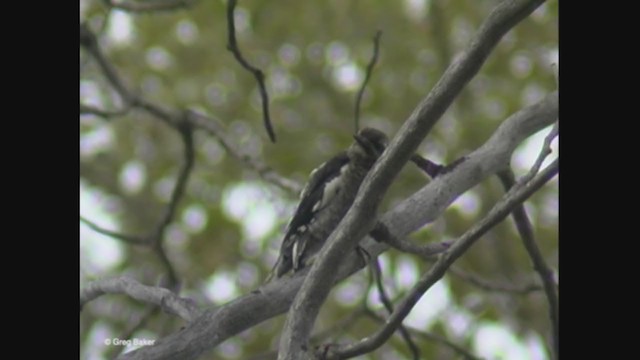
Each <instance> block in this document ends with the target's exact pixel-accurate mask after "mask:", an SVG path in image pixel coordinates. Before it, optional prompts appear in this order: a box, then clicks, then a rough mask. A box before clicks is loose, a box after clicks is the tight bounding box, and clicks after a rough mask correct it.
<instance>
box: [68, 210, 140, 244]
mask: <svg viewBox="0 0 640 360" xmlns="http://www.w3.org/2000/svg"><path fill="white" fill-rule="evenodd" d="M80 221H81V222H83V223H84V224H85V225H87V226H88V227H89V228H90V229H91V230H93V231H95V232H97V233H100V234H102V235H106V236H109V237H112V238H114V239H118V240H121V241H124V242H126V243H129V244H132V245H149V241H148V238H146V237H141V236H135V235H127V234H122V233H119V232H115V231H111V230H107V229H105V228H103V227H100V226H98V225H97V224H96V223H94V222H92V221H90V220H88V219H86V218H84V217H82V215H80Z"/></svg>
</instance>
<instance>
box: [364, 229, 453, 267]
mask: <svg viewBox="0 0 640 360" xmlns="http://www.w3.org/2000/svg"><path fill="white" fill-rule="evenodd" d="M369 235H371V237H372V238H374V239H375V240H376V241H379V242H384V243H386V244H387V245H389V246H391V247H392V248H395V249H398V250H400V251H402V252H406V253H410V254H415V255H418V256H420V257H423V258H425V259H429V258H432V257H434V256H436V255H438V254H440V253H442V252H444V251H446V250H447V249H448V248H449V247H450V246H451V242H449V241H443V242H439V243H434V244H427V245H416V244H414V243H412V242H410V241H403V240H400V239H398V238H396V237H395V236H393V234H391V232H390V231H389V229H388V228H387V226H386V225H385V224H384V223H383V222H381V221H378V223H377V224H376V226H375V227H374V228H373V230H371V232H370V233H369Z"/></svg>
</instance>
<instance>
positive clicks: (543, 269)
mask: <svg viewBox="0 0 640 360" xmlns="http://www.w3.org/2000/svg"><path fill="white" fill-rule="evenodd" d="M552 133H553V132H552ZM548 138H549V137H548ZM545 143H546V142H545ZM548 145H549V144H546V146H545V147H544V149H543V151H542V153H545V152H546V149H549V148H548ZM549 151H550V150H549ZM540 163H542V161H540ZM537 171H538V168H537V167H535V166H534V167H533V168H532V170H531V172H530V174H531V173H534V172H537ZM498 176H499V177H500V181H501V182H502V185H503V186H504V188H505V189H506V191H509V190H510V189H511V188H513V187H514V186H515V184H516V181H515V175H514V174H513V172H512V171H510V170H509V171H504V172H501V173H499V174H498ZM512 215H513V220H514V222H515V224H516V228H517V229H518V232H519V233H520V237H521V238H522V243H523V244H524V247H525V249H526V250H527V253H528V254H529V258H531V261H532V262H533V268H534V270H535V271H536V272H537V273H538V274H539V275H540V279H541V280H542V284H543V287H544V292H545V294H546V295H547V301H548V302H549V317H550V319H551V328H552V329H553V330H552V336H551V338H552V341H553V352H554V354H555V356H554V358H556V359H558V356H559V354H558V351H559V349H560V343H559V336H560V331H559V329H558V323H559V315H558V311H559V307H558V293H557V292H556V285H555V281H554V272H553V270H552V269H551V268H550V267H549V265H547V263H546V261H545V260H544V256H543V255H542V252H541V251H540V248H539V247H538V244H537V243H536V240H535V237H534V235H533V226H531V221H529V217H528V216H527V212H526V210H525V208H524V205H523V204H519V205H518V206H516V207H515V208H514V209H513V213H512Z"/></svg>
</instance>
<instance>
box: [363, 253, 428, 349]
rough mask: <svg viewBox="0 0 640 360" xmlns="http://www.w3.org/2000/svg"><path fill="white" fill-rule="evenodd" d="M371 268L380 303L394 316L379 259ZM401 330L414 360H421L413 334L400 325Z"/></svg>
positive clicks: (374, 260)
mask: <svg viewBox="0 0 640 360" xmlns="http://www.w3.org/2000/svg"><path fill="white" fill-rule="evenodd" d="M370 267H371V273H372V276H373V278H374V279H375V283H376V288H377V289H378V294H379V295H380V301H381V302H382V305H384V308H385V309H386V310H387V312H388V313H389V314H393V303H392V302H391V299H390V298H389V295H387V292H386V291H385V289H384V284H383V283H382V269H380V262H379V261H378V258H374V259H373V260H372V261H371V262H370ZM399 330H400V336H402V338H403V339H404V341H405V342H406V343H407V346H408V347H409V351H411V354H412V355H413V359H414V360H420V349H418V347H417V346H416V344H415V343H414V342H413V339H411V334H409V332H408V331H407V329H406V328H405V327H404V325H402V324H400V326H399Z"/></svg>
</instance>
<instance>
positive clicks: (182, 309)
mask: <svg viewBox="0 0 640 360" xmlns="http://www.w3.org/2000/svg"><path fill="white" fill-rule="evenodd" d="M104 294H126V295H128V296H130V297H132V298H134V299H136V300H140V301H143V302H146V303H150V304H154V305H157V306H160V307H161V308H163V309H164V310H165V311H168V312H169V313H171V314H174V315H177V316H179V317H181V318H182V319H184V320H185V321H187V322H190V321H192V320H194V319H196V318H197V317H198V316H199V315H200V314H201V310H199V309H198V307H197V306H196V305H195V304H194V303H193V301H192V300H191V299H187V298H181V297H180V296H178V295H176V294H175V293H173V292H172V291H170V290H167V289H165V288H162V287H155V286H147V285H142V284H140V283H139V282H137V281H136V280H133V279H131V278H128V277H126V276H121V277H117V278H113V279H103V280H98V281H94V282H92V283H89V284H88V285H87V286H86V287H85V288H84V289H82V290H81V291H80V310H81V311H82V307H83V306H84V305H85V304H86V303H88V302H89V301H91V300H94V299H95V298H97V297H99V296H102V295H104Z"/></svg>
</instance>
